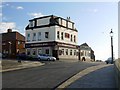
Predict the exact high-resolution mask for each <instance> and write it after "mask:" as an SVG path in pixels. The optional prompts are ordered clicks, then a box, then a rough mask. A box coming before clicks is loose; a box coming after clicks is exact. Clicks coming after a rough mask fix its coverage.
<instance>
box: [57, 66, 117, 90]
mask: <svg viewBox="0 0 120 90" xmlns="http://www.w3.org/2000/svg"><path fill="white" fill-rule="evenodd" d="M114 73H115V72H114V65H111V64H108V65H106V64H102V65H97V66H92V67H89V68H87V69H85V70H83V71H80V72H79V73H77V74H76V75H74V76H73V77H71V78H70V79H68V80H67V81H65V82H64V83H62V84H61V85H59V86H58V87H57V89H58V88H66V89H71V88H81V89H83V88H92V89H95V88H104V89H105V88H106V89H107V88H109V89H110V90H111V89H112V90H116V84H115V82H116V80H115V76H114V75H115V74H114Z"/></svg>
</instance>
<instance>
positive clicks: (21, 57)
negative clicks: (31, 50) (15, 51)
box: [18, 53, 37, 60]
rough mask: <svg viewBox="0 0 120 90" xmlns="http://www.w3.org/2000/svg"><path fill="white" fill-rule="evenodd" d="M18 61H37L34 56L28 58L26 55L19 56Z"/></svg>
mask: <svg viewBox="0 0 120 90" xmlns="http://www.w3.org/2000/svg"><path fill="white" fill-rule="evenodd" d="M18 59H21V60H37V58H36V57H35V56H29V55H26V54H25V53H21V54H19V55H18Z"/></svg>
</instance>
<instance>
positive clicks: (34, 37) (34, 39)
mask: <svg viewBox="0 0 120 90" xmlns="http://www.w3.org/2000/svg"><path fill="white" fill-rule="evenodd" d="M33 41H36V33H33Z"/></svg>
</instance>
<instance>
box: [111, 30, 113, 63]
mask: <svg viewBox="0 0 120 90" xmlns="http://www.w3.org/2000/svg"><path fill="white" fill-rule="evenodd" d="M110 37H111V59H112V62H111V64H113V31H112V29H111V31H110Z"/></svg>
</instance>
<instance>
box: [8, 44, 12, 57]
mask: <svg viewBox="0 0 120 90" xmlns="http://www.w3.org/2000/svg"><path fill="white" fill-rule="evenodd" d="M8 43H9V55H10V54H11V44H12V43H11V42H8Z"/></svg>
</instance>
